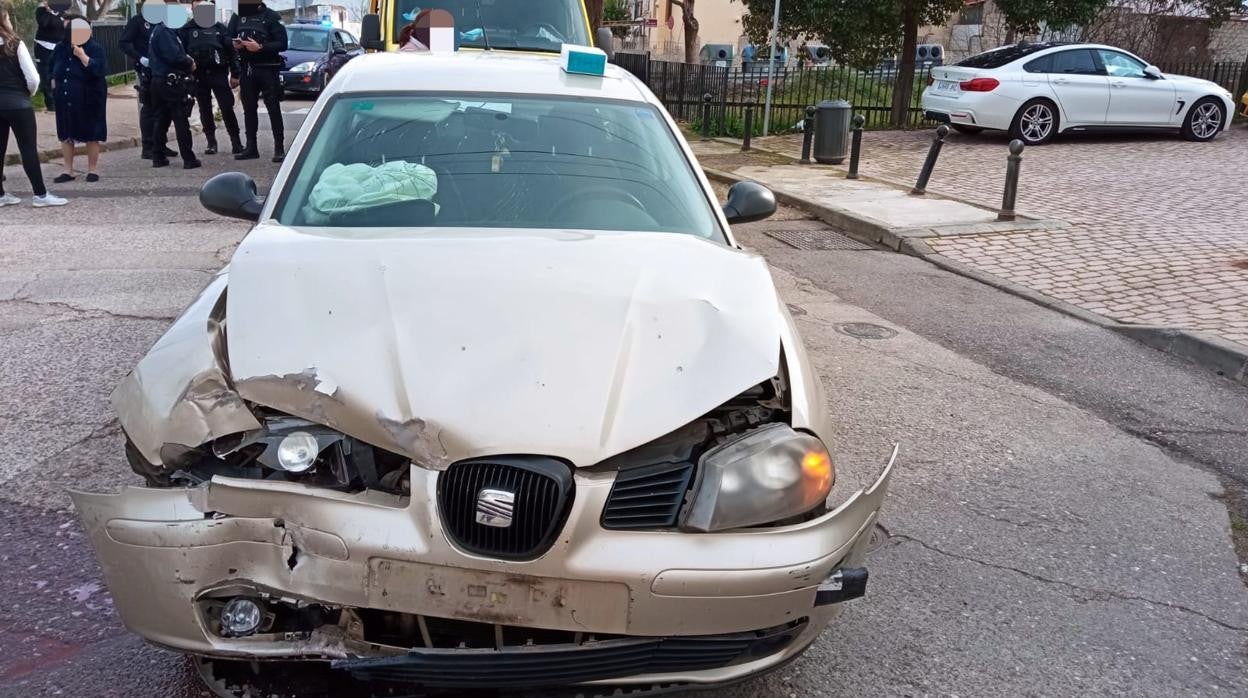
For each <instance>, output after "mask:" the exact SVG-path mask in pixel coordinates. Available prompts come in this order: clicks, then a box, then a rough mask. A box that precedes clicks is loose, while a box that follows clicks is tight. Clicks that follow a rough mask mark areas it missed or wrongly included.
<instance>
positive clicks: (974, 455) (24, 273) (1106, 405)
mask: <svg viewBox="0 0 1248 698" xmlns="http://www.w3.org/2000/svg"><path fill="white" fill-rule="evenodd" d="M135 155H136V153H134V152H133V151H129V152H121V153H109V154H106V156H105V158H106V159H105V165H104V171H103V173H104V179H103V181H102V182H101V183H100V186H101V190H104V191H108V192H120V193H124V194H125V195H124V196H120V195H115V194H108V195H104V196H92V195H91V194H92V193H93V192H92V190H90V189H89V188H88V187H89V185H87V184H85V183H83V184H77V185H69V186H66V187H63V188H62V189H61V190H59V193H62V194H64V195H66V196H68V197H70V198H71V201H72V203H71V204H70V205H69V206H68V207H65V208H63V209H44V210H32V209H29V208H28V207H10V208H5V209H3V211H0V381H2V384H3V385H4V386H5V390H4V393H3V396H0V434H2V435H3V437H4V443H5V445H6V448H5V449H4V450H3V452H0V588H3V589H5V590H6V594H5V595H4V596H3V597H2V598H0V695H4V696H45V695H62V696H162V697H163V696H177V697H181V696H201V695H206V693H205V692H204V690H203V689H202V688H201V687H200V686H199V684H198V680H197V679H196V677H195V675H194V674H193V672H192V671H191V670H190V668H189V666H188V664H187V662H186V661H185V660H183V659H182V658H180V657H178V656H177V655H174V654H171V653H168V652H165V651H163V650H159V649H156V648H153V647H150V646H147V645H145V644H144V643H143V642H141V641H140V640H138V639H137V638H136V637H134V636H132V635H130V634H129V633H127V632H126V630H125V629H124V628H123V627H122V625H121V623H120V621H119V619H118V618H117V617H116V615H115V614H114V613H113V611H112V607H111V603H110V600H109V595H108V591H107V589H106V588H105V587H104V586H103V583H102V580H101V577H100V574H99V570H98V567H97V565H96V563H95V561H94V558H93V556H92V552H91V550H90V547H89V545H88V544H87V542H86V541H85V539H84V537H83V535H82V533H81V530H80V528H79V526H78V524H77V521H76V519H75V517H74V516H73V513H72V511H71V510H70V505H69V500H68V498H67V497H66V495H65V488H67V487H75V488H82V489H101V488H107V489H112V488H116V487H117V486H119V485H122V484H134V483H136V481H137V478H136V477H135V476H133V475H132V474H130V471H129V469H128V467H127V466H126V465H125V462H124V457H123V455H122V450H121V436H120V428H119V426H118V424H117V422H116V420H115V419H114V418H113V416H112V414H111V411H110V409H109V406H108V395H109V393H110V391H111V390H112V388H113V386H115V385H116V384H117V383H118V381H119V380H120V379H121V378H122V376H124V375H125V373H126V372H127V371H128V370H129V369H130V367H131V366H133V364H134V363H135V361H136V360H137V359H138V358H139V356H140V355H142V353H143V352H145V351H146V350H147V348H148V347H149V346H150V345H151V343H152V342H153V341H155V339H156V338H157V337H158V336H159V335H160V334H161V332H162V331H163V330H164V328H165V327H166V326H167V324H168V322H169V320H170V319H172V318H173V317H175V316H176V315H177V313H178V312H179V311H180V310H181V309H182V307H183V306H184V305H185V304H186V303H187V302H189V301H190V300H191V299H192V298H193V297H194V295H195V293H196V292H197V291H198V290H199V289H200V288H201V287H202V286H203V285H204V284H205V283H207V281H208V280H209V278H210V277H211V275H212V274H213V273H214V272H215V271H216V270H217V269H218V268H219V267H220V266H221V264H222V263H223V262H224V261H226V260H227V259H228V257H229V254H230V251H231V250H232V249H233V246H234V245H235V244H236V243H237V241H238V240H239V239H240V238H241V236H242V235H243V234H244V232H245V230H246V225H245V224H242V223H237V222H231V221H228V220H224V219H217V218H213V217H212V216H210V215H209V214H206V213H205V212H204V211H203V210H202V209H200V208H199V206H198V203H197V201H196V199H195V193H196V191H197V189H198V186H199V184H200V183H201V182H202V181H203V180H204V179H205V178H206V177H207V176H209V175H211V174H213V173H215V172H219V171H223V170H226V169H233V165H234V163H233V162H232V161H229V160H227V159H224V158H222V157H221V156H217V157H215V158H207V159H206V160H205V162H206V163H207V165H208V167H207V168H206V169H205V170H201V171H194V172H184V171H182V170H169V171H162V172H156V173H153V171H152V170H150V169H148V168H146V167H143V166H142V165H141V163H139V162H138V161H137V159H135V157H134V156H135ZM249 164H250V166H251V167H253V168H255V169H254V170H253V172H254V174H256V176H257V179H258V181H260V183H261V188H262V189H263V188H265V187H266V186H267V182H268V179H269V178H270V177H271V176H272V173H273V167H272V166H271V165H269V164H256V163H249ZM8 177H9V180H8V181H9V184H10V185H11V188H12V189H13V190H14V191H16V192H18V193H19V194H23V195H27V196H28V192H26V191H25V190H24V189H23V184H22V179H23V178H22V176H21V174H20V172H19V171H18V170H16V169H14V168H10V169H9V170H8ZM94 193H99V191H96V192H94ZM803 218H804V217H803V216H801V215H800V214H799V213H797V212H794V211H791V210H785V211H782V213H781V215H780V216H779V217H778V218H777V219H775V220H773V221H768V222H765V223H762V224H754V225H751V226H744V227H742V229H741V230H740V231H739V235H740V236H741V238H742V240H743V241H744V242H745V243H746V244H747V245H749V246H751V247H752V248H754V249H756V250H758V251H760V252H762V253H764V254H765V255H766V256H767V257H768V259H769V261H770V262H771V263H772V265H773V269H774V275H775V278H776V282H777V284H778V285H779V287H780V288H781V290H782V293H783V294H784V296H785V299H786V301H787V302H788V303H789V304H790V307H791V308H792V309H793V311H794V314H795V316H796V320H797V322H798V324H799V326H800V328H801V330H802V332H803V335H804V337H805V339H806V342H807V344H808V346H809V348H810V350H811V354H812V360H813V361H814V362H815V364H816V366H817V367H818V368H819V370H820V371H821V373H822V375H823V378H824V380H825V383H826V385H827V387H828V394H829V399H830V403H829V408H830V410H831V411H832V414H833V417H834V420H835V422H836V423H837V424H838V425H839V426H840V431H839V433H838V434H837V437H836V440H835V443H834V444H832V446H833V450H834V455H835V458H836V462H837V463H838V465H839V469H840V476H839V479H838V485H837V490H836V493H837V494H836V496H839V497H846V496H848V495H849V494H850V493H851V492H852V491H853V490H854V489H855V488H856V487H857V486H860V485H862V484H865V483H866V482H867V481H868V480H869V479H870V478H871V477H872V476H873V475H874V474H875V473H876V472H877V471H878V468H879V467H880V466H881V465H882V463H883V460H884V459H885V458H886V456H887V454H888V452H889V450H890V448H891V447H892V444H894V443H897V442H899V443H900V444H901V447H902V451H901V456H900V458H899V468H898V471H897V474H896V477H895V479H894V481H893V488H892V492H891V494H890V497H889V498H888V501H887V504H886V508H885V512H884V516H883V520H882V524H883V526H884V527H885V529H886V530H887V534H888V535H887V538H886V539H885V540H884V542H883V544H882V546H881V547H880V548H879V549H878V550H876V551H875V552H874V553H873V554H872V555H871V557H870V558H869V566H870V569H871V583H870V587H869V591H868V596H867V598H866V599H864V600H860V601H855V602H852V603H850V604H847V605H846V607H845V609H844V613H843V615H842V617H841V618H840V620H839V621H838V622H837V623H836V624H835V625H834V626H833V627H832V628H831V629H829V631H828V632H827V633H825V634H824V636H823V637H822V638H821V639H820V640H819V641H818V642H817V643H816V644H815V645H814V647H812V648H811V650H810V651H809V652H808V653H807V654H806V655H804V656H803V657H802V658H801V659H800V660H799V661H797V662H795V663H793V664H791V665H789V666H786V667H785V668H783V669H781V670H779V671H777V672H776V673H774V674H771V675H768V676H765V677H762V678H760V679H758V680H756V681H753V682H750V683H748V684H744V685H742V686H739V687H735V688H732V689H725V690H722V691H718V692H717V693H716V695H720V696H730V697H732V698H737V697H740V698H745V697H747V696H749V697H751V698H752V697H755V696H760V697H763V698H788V697H792V696H833V695H850V694H852V695H859V694H882V695H927V694H940V695H954V694H960V695H968V694H1015V695H1069V694H1082V695H1106V694H1133V695H1176V694H1202V695H1218V694H1226V695H1237V694H1238V695H1242V694H1244V686H1245V685H1248V683H1246V681H1245V679H1246V678H1248V655H1246V649H1248V593H1246V591H1245V587H1244V583H1243V581H1242V580H1241V578H1240V576H1239V574H1238V571H1237V570H1238V560H1237V558H1236V555H1235V551H1234V548H1233V545H1232V539H1231V530H1230V523H1229V520H1228V514H1227V507H1226V504H1225V501H1224V500H1225V499H1226V493H1227V490H1225V489H1224V487H1223V483H1224V482H1225V483H1227V484H1229V485H1231V486H1232V488H1234V486H1235V485H1236V482H1238V481H1237V480H1236V478H1237V477H1238V474H1239V473H1242V469H1243V467H1244V463H1243V457H1244V453H1248V448H1245V438H1246V437H1245V432H1248V425H1246V424H1245V421H1246V420H1248V391H1246V390H1244V389H1243V387H1242V386H1235V385H1233V384H1230V383H1229V382H1226V381H1222V380H1221V379H1217V378H1216V377H1213V376H1209V375H1207V374H1205V373H1203V372H1201V371H1200V370H1199V369H1196V368H1194V367H1191V366H1188V365H1186V364H1183V363H1182V362H1177V361H1175V360H1173V359H1170V358H1168V357H1165V356H1163V355H1161V354H1158V353H1156V352H1153V351H1152V350H1149V349H1146V348H1144V347H1142V346H1140V345H1135V344H1133V343H1130V342H1129V341H1128V340H1125V339H1123V338H1121V337H1118V336H1116V335H1112V334H1109V333H1106V332H1102V331H1100V330H1097V329H1096V328H1091V327H1090V326H1087V325H1083V324H1081V323H1078V322H1077V321H1074V320H1071V319H1069V318H1065V317H1063V316H1059V315H1056V314H1054V313H1051V312H1050V311H1047V310H1044V309H1041V308H1038V307H1036V306H1031V305H1030V304H1027V303H1025V302H1024V301H1020V300H1018V299H1015V298H1012V297H1009V296H1005V295H1003V294H1000V293H998V292H996V291H994V290H992V289H988V288H985V287H982V286H978V285H975V284H974V283H973V282H969V281H967V280H965V279H960V278H958V277H953V276H951V275H949V274H946V273H944V272H941V271H939V270H937V269H935V268H933V267H930V266H928V265H926V264H924V263H922V262H921V261H919V260H915V259H912V258H907V257H902V256H899V255H895V254H892V253H887V252H877V251H863V252H849V251H827V252H812V251H806V250H795V249H793V248H791V247H788V246H787V245H784V244H783V243H780V242H778V241H776V240H774V239H773V238H771V237H769V236H767V235H766V234H765V232H766V231H768V230H779V229H794V228H809V227H812V226H814V225H815V224H814V223H813V222H812V221H807V220H804V219H803ZM848 323H869V324H872V325H878V326H883V327H886V328H889V329H891V330H893V331H895V333H896V334H894V335H892V336H888V337H887V338H884V339H864V338H861V337H858V336H853V335H851V334H848V333H847V332H846V325H847V324H848ZM889 334H890V333H887V332H882V333H879V335H880V336H886V335H889ZM1175 444H1178V446H1176V445H1175Z"/></svg>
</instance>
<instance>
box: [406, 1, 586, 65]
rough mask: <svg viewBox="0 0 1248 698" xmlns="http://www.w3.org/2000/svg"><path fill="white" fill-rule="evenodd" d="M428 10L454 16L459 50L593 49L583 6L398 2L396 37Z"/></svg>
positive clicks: (555, 2) (551, 3)
mask: <svg viewBox="0 0 1248 698" xmlns="http://www.w3.org/2000/svg"><path fill="white" fill-rule="evenodd" d="M478 8H479V9H480V13H479V15H478ZM428 9H441V10H447V11H448V12H450V13H451V16H452V17H454V19H455V30H456V31H455V34H456V42H457V46H458V47H463V46H468V47H472V48H484V47H485V45H486V42H487V40H488V42H489V45H490V48H493V49H516V50H527V51H556V52H557V51H559V49H560V47H561V46H563V44H565V43H568V44H576V45H580V46H590V45H592V43H591V41H590V38H589V33H588V32H589V30H588V29H587V28H586V26H585V17H584V15H582V14H581V3H580V2H579V0H526V1H525V2H518V1H517V0H479V2H478V0H396V2H395V11H394V27H393V29H392V31H393V33H392V34H391V36H393V37H398V36H399V32H401V31H402V30H403V27H404V26H406V25H407V24H410V23H411V22H412V20H414V19H416V15H417V13H419V12H420V11H421V10H428Z"/></svg>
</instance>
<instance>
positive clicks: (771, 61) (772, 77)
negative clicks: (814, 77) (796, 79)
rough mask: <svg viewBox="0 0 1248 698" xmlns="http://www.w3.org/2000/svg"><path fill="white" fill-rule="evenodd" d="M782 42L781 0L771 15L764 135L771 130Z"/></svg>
mask: <svg viewBox="0 0 1248 698" xmlns="http://www.w3.org/2000/svg"><path fill="white" fill-rule="evenodd" d="M779 43H780V0H776V9H775V13H774V14H772V16H771V43H770V46H769V48H768V50H767V54H768V55H767V103H766V104H765V105H763V135H764V136H766V135H767V134H768V133H769V132H770V130H771V96H772V94H773V93H772V90H774V89H775V84H776V48H777V45H778V44H779Z"/></svg>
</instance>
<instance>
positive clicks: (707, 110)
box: [702, 92, 714, 141]
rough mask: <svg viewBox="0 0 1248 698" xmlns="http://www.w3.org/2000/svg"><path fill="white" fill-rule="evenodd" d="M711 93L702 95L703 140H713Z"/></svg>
mask: <svg viewBox="0 0 1248 698" xmlns="http://www.w3.org/2000/svg"><path fill="white" fill-rule="evenodd" d="M712 99H714V98H713V97H711V93H710V92H707V93H706V94H704V95H702V138H703V139H704V140H708V141H709V140H710V139H711V100H712Z"/></svg>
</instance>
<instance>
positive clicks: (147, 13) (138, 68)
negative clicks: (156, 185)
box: [119, 1, 177, 160]
mask: <svg viewBox="0 0 1248 698" xmlns="http://www.w3.org/2000/svg"><path fill="white" fill-rule="evenodd" d="M164 11H165V5H164V3H163V2H159V1H156V2H151V3H143V9H142V10H141V11H140V13H139V14H136V15H134V16H133V17H131V18H130V20H129V21H127V22H126V28H125V29H123V30H122V32H121V41H120V42H119V43H120V44H121V50H122V51H124V52H125V54H126V55H127V56H129V57H130V64H131V67H133V68H134V74H135V75H136V76H138V80H137V81H136V83H135V90H136V91H137V92H138V94H139V140H140V142H141V143H142V145H143V150H142V152H141V154H140V155H139V157H141V158H143V159H144V160H151V159H152V142H153V141H154V140H155V139H154V138H153V137H152V131H153V130H154V129H155V126H154V124H155V123H156V112H155V110H153V108H152V71H151V69H150V68H149V67H148V63H149V60H148V58H147V47H148V43H149V42H150V41H151V37H152V25H153V24H156V23H159V22H161V21H163V20H164ZM166 150H167V149H166ZM172 155H177V153H175V152H174V151H172V150H167V152H166V153H165V157H170V156H172Z"/></svg>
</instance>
